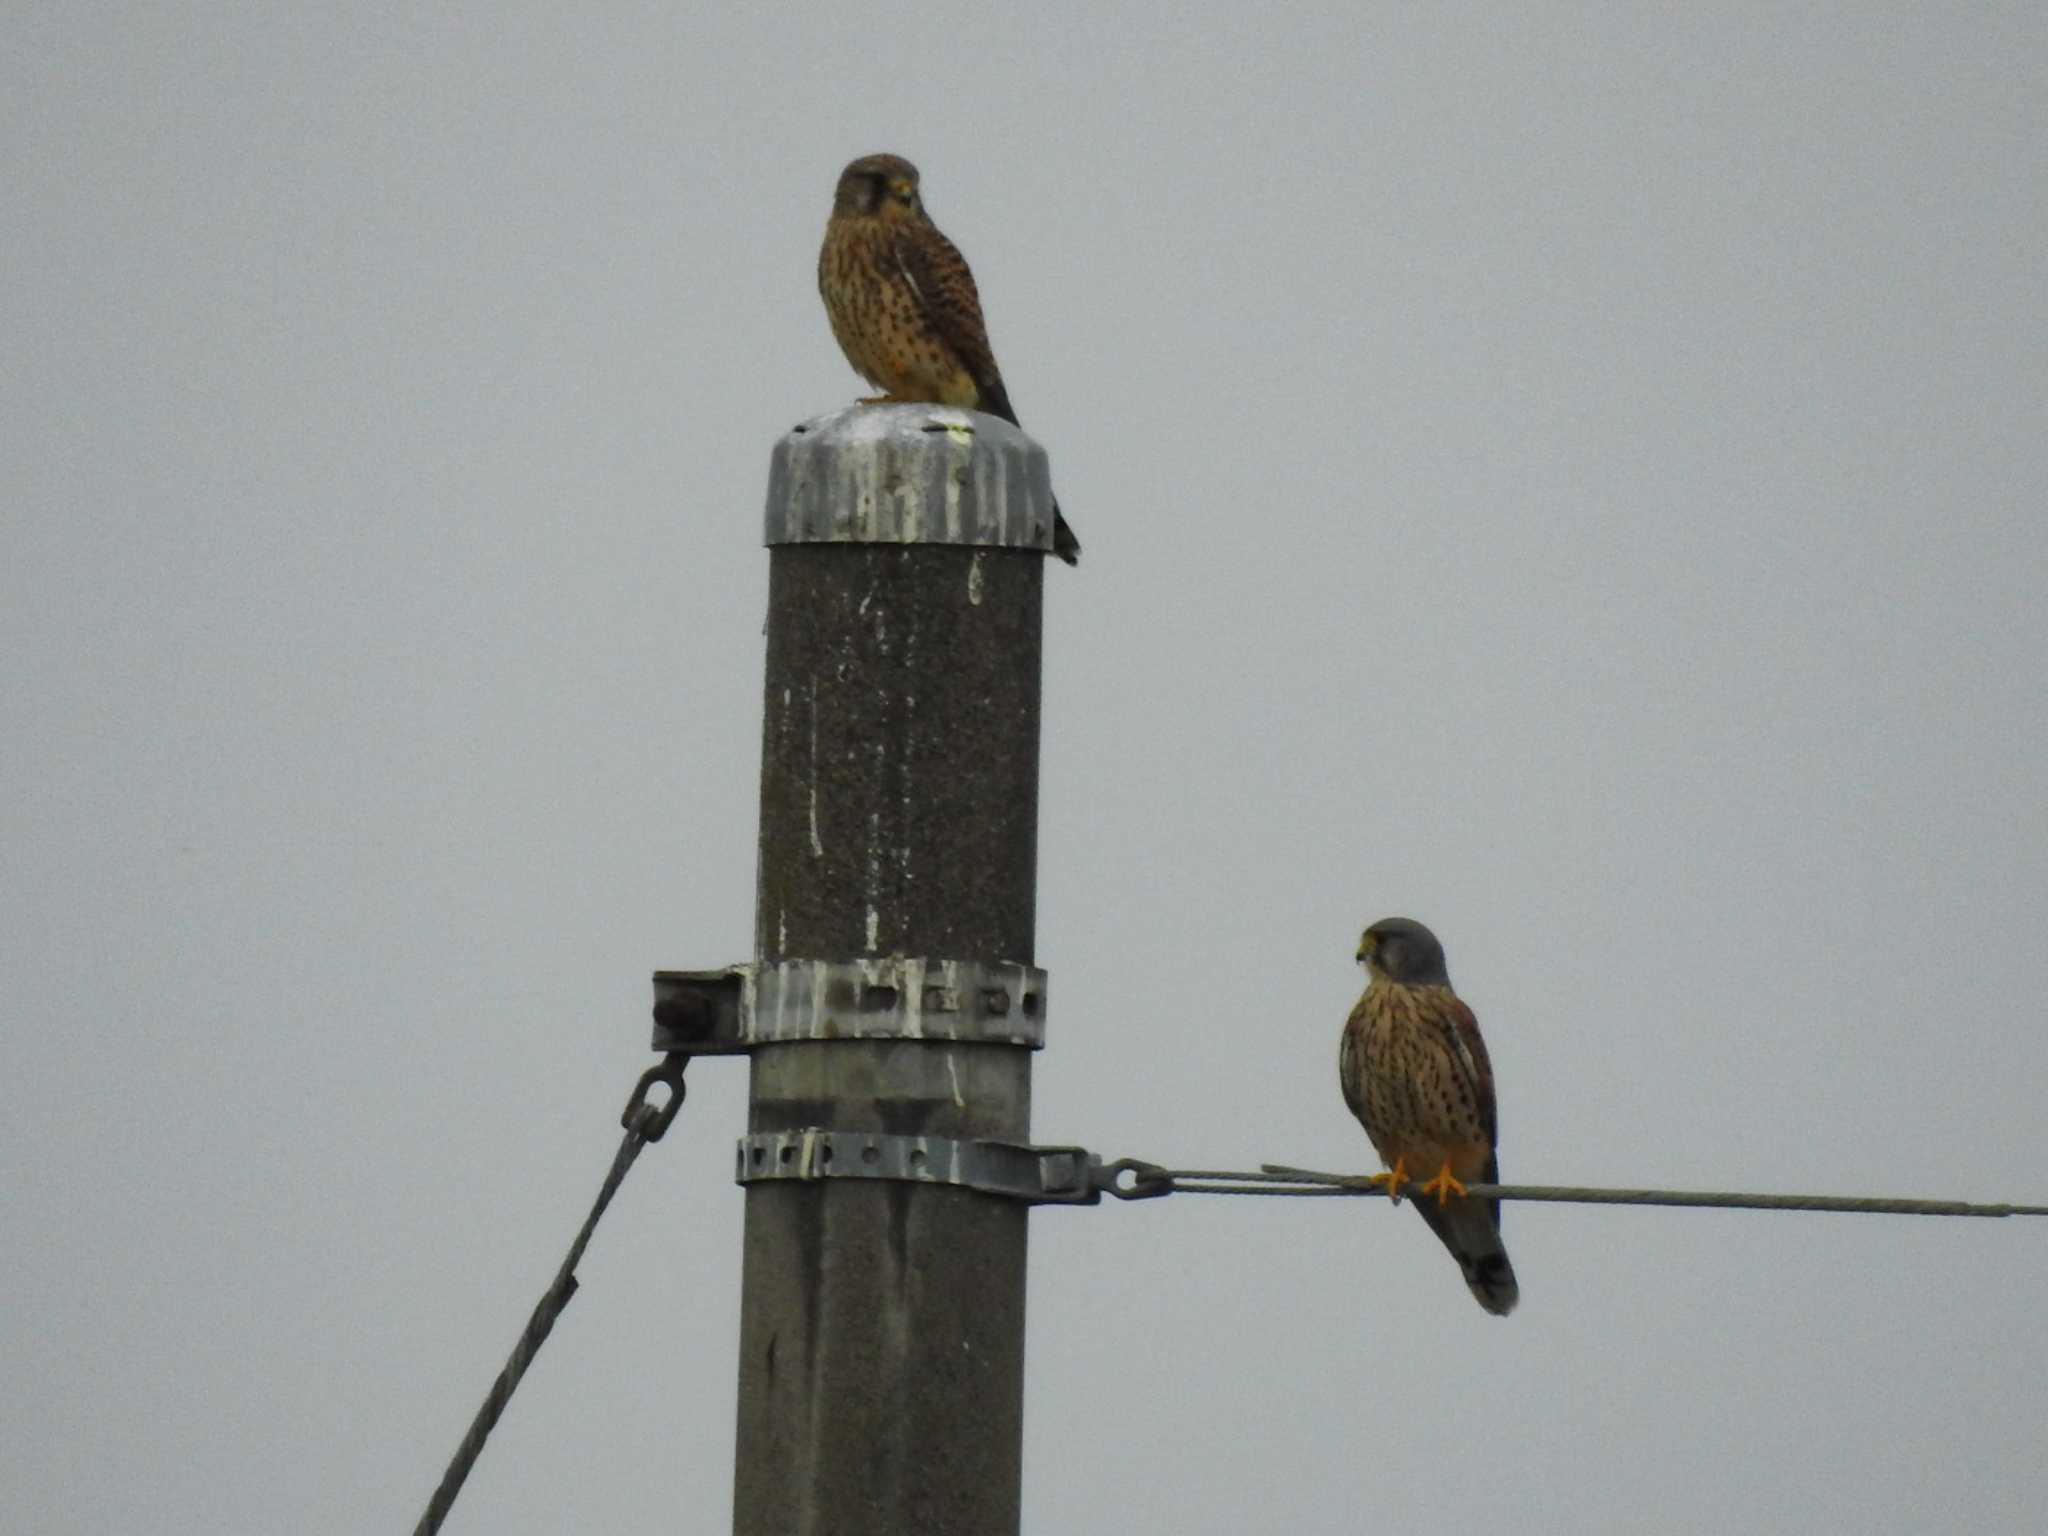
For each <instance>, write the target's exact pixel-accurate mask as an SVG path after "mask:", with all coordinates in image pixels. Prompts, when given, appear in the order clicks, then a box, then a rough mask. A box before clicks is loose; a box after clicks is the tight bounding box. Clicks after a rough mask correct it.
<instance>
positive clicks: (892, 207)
mask: <svg viewBox="0 0 2048 1536" xmlns="http://www.w3.org/2000/svg"><path fill="white" fill-rule="evenodd" d="M818 292H819V293H821V294H822V295H824V299H825V313H826V314H827V315H829V316H830V317H831V319H832V334H833V335H834V336H835V337H837V338H838V340H839V349H840V351H842V352H844V353H845V354H846V360H847V361H848V362H849V363H851V364H853V371H854V372H855V373H858V374H859V375H860V376H861V377H862V378H864V379H866V380H867V381H868V382H869V383H870V384H872V385H874V386H875V387H876V388H877V389H879V390H881V391H882V393H881V395H880V396H878V397H877V398H878V399H879V400H929V401H932V402H934V403H936V404H939V405H953V406H962V407H965V408H966V409H968V410H973V411H986V412H988V413H989V415H991V416H1000V417H1002V418H1003V420H1005V421H1007V422H1009V423H1010V425H1011V426H1018V425H1020V424H1019V422H1018V420H1017V413H1016V411H1015V410H1014V409H1012V408H1011V405H1010V395H1009V391H1008V390H1006V389H1004V388H1003V375H1002V373H1001V371H1000V370H998V369H997V367H996V355H995V353H994V351H993V350H991V349H990V347H989V342H988V325H987V323H986V322H984V321H983V319H982V318H981V296H980V295H979V294H978V293H976V292H975V288H974V274H973V273H972V272H970V271H968V270H967V258H966V257H964V256H962V255H961V254H960V252H959V250H958V248H957V247H955V246H954V244H953V242H952V241H950V240H948V239H947V238H946V237H945V236H944V235H942V234H940V233H939V227H938V225H936V224H934V223H933V222H932V221H931V216H930V215H929V214H927V213H926V212H925V211H924V202H923V200H922V199H921V198H920V197H919V196H918V191H917V167H916V166H914V165H912V164H911V163H910V162H909V161H908V160H905V159H903V158H902V157H901V156H899V155H863V156H862V157H861V158H860V159H858V160H856V161H854V162H853V163H852V164H851V165H849V166H848V167H847V168H846V169H845V170H843V171H841V172H840V173H839V188H838V190H837V191H836V192H835V193H834V194H833V196H832V217H831V219H830V220H828V221H827V222H826V225H825V244H824V246H823V247H822V248H821V249H820V250H819V252H818ZM1052 518H1053V531H1052V552H1053V553H1054V554H1056V555H1058V556H1059V557H1060V558H1061V559H1062V560H1064V561H1066V562H1067V564H1069V565H1077V564H1079V563H1080V559H1081V544H1080V541H1079V540H1078V539H1076V538H1075V537H1074V531H1073V529H1071V528H1069V527H1068V526H1067V520H1066V518H1064V517H1062V516H1061V515H1060V509H1059V504H1058V503H1057V502H1055V503H1054V504H1053V509H1052Z"/></svg>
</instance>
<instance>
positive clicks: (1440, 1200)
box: [1337, 917, 1520, 1317]
mask: <svg viewBox="0 0 2048 1536" xmlns="http://www.w3.org/2000/svg"><path fill="white" fill-rule="evenodd" d="M1358 960H1359V963H1360V964H1361V965H1363V966H1364V967H1365V970H1366V974H1367V976H1368V977H1369V978H1370V980H1369V981H1368V983H1367V985H1366V989H1365V995H1364V996H1363V997H1361V998H1360V999H1359V1000H1358V1006H1357V1007H1355V1008H1353V1009H1352V1010H1351V1017H1350V1018H1348V1019H1346V1020H1345V1021H1344V1038H1343V1041H1342V1043H1341V1044H1340V1045H1339V1046H1338V1049H1337V1074H1338V1077H1339V1078H1340V1079H1341V1080H1342V1082H1343V1086H1344V1102H1345V1103H1346V1104H1348V1105H1350V1106H1351V1113H1352V1114H1354V1115H1356V1116H1358V1123H1359V1124H1360V1125H1362V1126H1364V1127H1365V1134H1366V1135H1367V1136H1369V1137H1371V1138H1372V1144H1373V1150H1375V1151H1376V1152H1378V1153H1379V1155H1380V1161H1381V1162H1383V1163H1385V1164H1386V1165H1387V1168H1388V1169H1389V1170H1390V1171H1389V1172H1386V1173H1382V1174H1376V1175H1374V1177H1373V1182H1374V1183H1376V1184H1384V1185H1385V1186H1386V1190H1387V1193H1388V1194H1389V1195H1390V1196H1392V1197H1393V1199H1394V1200H1396V1201H1399V1200H1400V1198H1401V1186H1402V1185H1403V1184H1404V1183H1406V1182H1407V1181H1408V1180H1409V1179H1411V1178H1426V1179H1427V1180H1428V1182H1427V1183H1425V1184H1424V1185H1423V1186H1422V1198H1420V1199H1418V1200H1417V1201H1416V1202H1415V1209H1416V1210H1418V1211H1420V1212H1421V1213H1422V1219H1423V1220H1424V1221H1426V1222H1428V1223H1429V1230H1430V1231H1432V1232H1434V1233H1435V1234H1436V1235H1437V1236H1438V1237H1439V1238H1440V1239H1442V1241H1443V1245H1444V1246H1445V1247H1446V1248H1448V1249H1450V1250H1451V1257H1452V1258H1454V1259H1456V1260H1457V1261H1458V1268H1459V1269H1461V1270H1463V1271H1464V1272H1465V1284H1466V1285H1468V1286H1470V1287H1471V1288H1472V1295H1473V1296H1474V1297H1475V1298H1476V1299H1477V1300H1478V1302H1479V1305H1480V1306H1482V1307H1484V1308H1486V1310H1487V1311H1489V1312H1492V1313H1495V1314H1496V1315H1498V1316H1501V1317H1505V1316H1507V1314H1508V1313H1510V1312H1512V1311H1514V1309H1515V1301H1516V1299H1517V1298H1518V1297H1519V1295H1520V1291H1519V1290H1518V1289H1517V1287H1516V1285H1515V1270H1514V1266H1513V1265H1512V1264H1510V1263H1509V1262H1508V1251H1507V1249H1506V1248H1505V1247H1503V1246H1502V1245H1501V1240H1500V1202H1499V1201H1498V1200H1479V1199H1474V1198H1473V1197H1471V1196H1469V1195H1467V1194H1466V1193H1465V1186H1466V1184H1467V1183H1473V1184H1497V1183H1499V1182H1500V1158H1499V1147H1500V1134H1499V1125H1498V1121H1497V1118H1496V1115H1495V1112H1494V1103H1493V1065H1492V1063H1491V1062H1489V1061H1488V1060H1487V1059H1486V1042H1485V1041H1484V1040H1482V1039H1480V1038H1479V1021H1478V1020H1477V1019H1476V1018H1474V1017H1473V1016H1472V1010H1471V1009H1470V1008H1467V1007H1466V1006H1465V1004H1464V1003H1463V1002H1462V1001H1460V1000H1459V997H1458V994H1457V993H1455V992H1453V991H1452V990H1451V977H1450V973H1449V972H1448V971H1447V970H1445V968H1444V947H1443V945H1441V944H1439V943H1438V942H1437V939H1436V935H1435V934H1433V933H1431V932H1430V931H1429V930H1428V929H1427V928H1425V927H1423V926H1422V924H1420V923H1418V922H1416V921H1415V920H1414V919H1413V918H1409V917H1389V918H1386V919H1384V920H1383V921H1380V922H1377V923H1374V924H1373V925H1372V926H1371V927H1370V928H1368V929H1366V930H1365V933H1364V934H1363V936H1361V937H1360V939H1359V941H1358Z"/></svg>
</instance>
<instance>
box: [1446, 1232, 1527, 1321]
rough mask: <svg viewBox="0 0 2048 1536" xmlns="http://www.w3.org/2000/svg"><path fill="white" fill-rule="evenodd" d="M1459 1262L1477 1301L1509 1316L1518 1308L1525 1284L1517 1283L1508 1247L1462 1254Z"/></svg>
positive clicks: (1489, 1309)
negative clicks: (1468, 1256) (1464, 1256)
mask: <svg viewBox="0 0 2048 1536" xmlns="http://www.w3.org/2000/svg"><path fill="white" fill-rule="evenodd" d="M1459 1262H1460V1266H1461V1267H1462V1268H1463V1269H1464V1271H1465V1284H1466V1285H1467V1286H1468V1287H1469V1288H1470V1289H1471V1292H1472V1299H1473V1300H1474V1301H1476V1302H1478V1303H1479V1305H1480V1306H1482V1307H1484V1308H1485V1309H1486V1310H1487V1311H1489V1312H1491V1313H1492V1314H1493V1315H1494V1316H1495V1317H1506V1316H1507V1315H1508V1314H1509V1313H1510V1312H1512V1311H1514V1310H1515V1303H1516V1302H1518V1301H1520V1300H1521V1299H1522V1288H1521V1286H1519V1285H1518V1284H1516V1283H1515V1266H1514V1265H1512V1264H1510V1263H1509V1262H1508V1255H1507V1250H1506V1249H1505V1248H1497V1249H1494V1250H1493V1251H1492V1252H1490V1253H1481V1254H1476V1255H1473V1256H1472V1257H1470V1258H1463V1257H1461V1259H1460V1261H1459Z"/></svg>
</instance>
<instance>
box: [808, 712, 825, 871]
mask: <svg viewBox="0 0 2048 1536" xmlns="http://www.w3.org/2000/svg"><path fill="white" fill-rule="evenodd" d="M811 857H812V858H814V859H822V858H823V857H825V845H824V844H823V843H822V842H820V841H819V840H818V680H817V679H816V678H815V677H814V678H812V679H811Z"/></svg>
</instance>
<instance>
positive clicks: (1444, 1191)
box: [1422, 1163, 1465, 1205]
mask: <svg viewBox="0 0 2048 1536" xmlns="http://www.w3.org/2000/svg"><path fill="white" fill-rule="evenodd" d="M1422 1192H1423V1193H1424V1194H1425V1195H1435V1196H1436V1203H1437V1204H1438V1205H1449V1204H1450V1203H1451V1196H1453V1195H1462V1194H1464V1193H1465V1186H1464V1185H1463V1184H1460V1183H1459V1182H1458V1181H1457V1180H1456V1179H1455V1178H1453V1177H1452V1176H1451V1165H1450V1164H1449V1163H1445V1164H1444V1165H1443V1167H1442V1168H1440V1169H1438V1170H1437V1175H1436V1177H1435V1178H1433V1179H1431V1180H1430V1181H1429V1182H1428V1183H1427V1184H1425V1185H1423V1186H1422Z"/></svg>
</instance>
